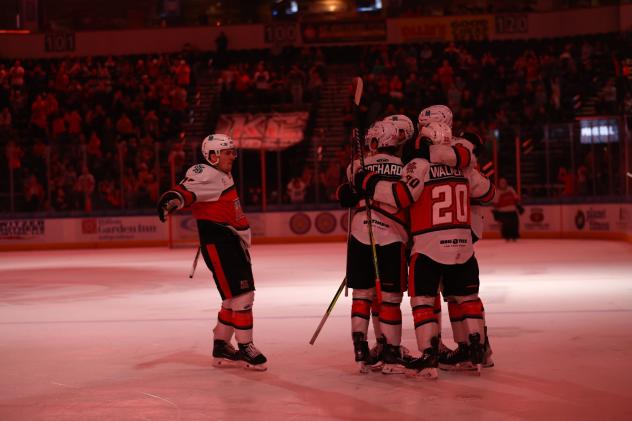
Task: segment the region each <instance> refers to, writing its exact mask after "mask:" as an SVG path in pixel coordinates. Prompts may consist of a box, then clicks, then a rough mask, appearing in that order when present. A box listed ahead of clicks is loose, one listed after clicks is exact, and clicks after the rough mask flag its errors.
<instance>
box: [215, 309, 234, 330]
mask: <svg viewBox="0 0 632 421" xmlns="http://www.w3.org/2000/svg"><path fill="white" fill-rule="evenodd" d="M217 319H218V320H219V321H220V322H221V323H223V324H225V325H228V326H232V325H233V310H231V309H228V308H224V307H222V308H221V309H220V310H219V313H218V314H217Z"/></svg>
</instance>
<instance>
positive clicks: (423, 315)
mask: <svg viewBox="0 0 632 421" xmlns="http://www.w3.org/2000/svg"><path fill="white" fill-rule="evenodd" d="M413 320H414V321H415V327H419V326H421V325H425V324H426V323H436V322H437V316H436V315H435V314H434V310H433V308H432V307H427V306H419V307H415V308H414V309H413Z"/></svg>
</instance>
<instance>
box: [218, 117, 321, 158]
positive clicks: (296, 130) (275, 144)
mask: <svg viewBox="0 0 632 421" xmlns="http://www.w3.org/2000/svg"><path fill="white" fill-rule="evenodd" d="M308 117H309V113H307V112H305V111H301V112H294V113H271V114H222V115H220V117H219V121H218V123H217V128H216V132H217V133H230V135H231V137H232V138H233V139H234V140H235V144H236V146H237V147H238V148H245V149H266V150H272V151H274V150H282V149H285V148H288V147H290V146H292V145H295V144H297V143H299V142H301V141H302V140H303V133H304V131H305V126H306V125H307V119H308Z"/></svg>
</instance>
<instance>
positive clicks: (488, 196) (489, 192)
mask: <svg viewBox="0 0 632 421" xmlns="http://www.w3.org/2000/svg"><path fill="white" fill-rule="evenodd" d="M495 194H496V186H494V184H493V183H489V190H487V193H485V194H484V195H482V196H481V197H475V198H474V200H475V201H476V202H478V203H480V204H482V205H484V204H487V203H489V202H491V201H492V200H493V199H494V195H495Z"/></svg>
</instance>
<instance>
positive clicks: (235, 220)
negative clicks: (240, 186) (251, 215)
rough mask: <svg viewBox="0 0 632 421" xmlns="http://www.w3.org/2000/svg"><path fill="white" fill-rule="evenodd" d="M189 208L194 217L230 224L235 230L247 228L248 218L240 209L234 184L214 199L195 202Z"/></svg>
mask: <svg viewBox="0 0 632 421" xmlns="http://www.w3.org/2000/svg"><path fill="white" fill-rule="evenodd" d="M191 210H192V212H193V216H194V217H195V219H205V220H208V221H213V222H218V223H220V224H225V225H230V226H231V227H233V228H235V229H237V230H243V229H247V228H249V226H248V219H247V218H246V215H245V214H244V212H243V210H242V209H241V204H240V203H239V196H237V190H236V189H235V188H234V186H233V187H231V188H230V189H228V190H225V191H224V192H223V193H222V194H221V196H220V197H219V199H217V200H216V201H213V202H195V203H194V204H193V206H191Z"/></svg>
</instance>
